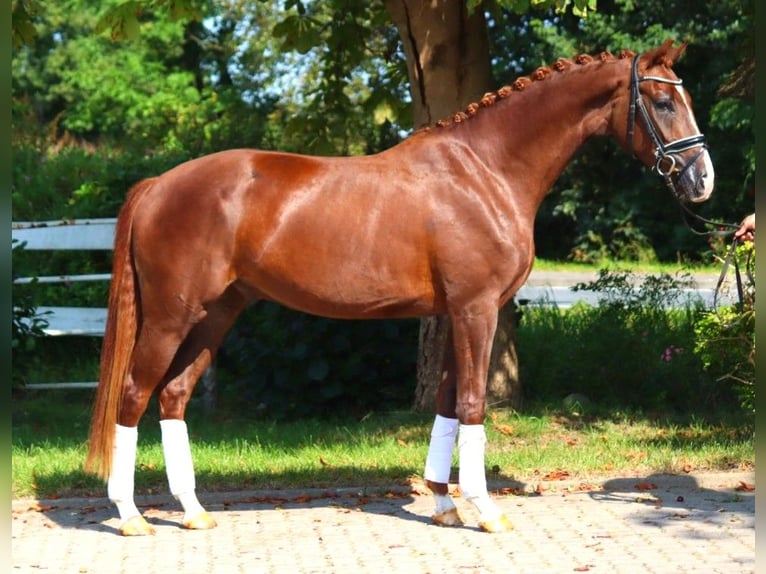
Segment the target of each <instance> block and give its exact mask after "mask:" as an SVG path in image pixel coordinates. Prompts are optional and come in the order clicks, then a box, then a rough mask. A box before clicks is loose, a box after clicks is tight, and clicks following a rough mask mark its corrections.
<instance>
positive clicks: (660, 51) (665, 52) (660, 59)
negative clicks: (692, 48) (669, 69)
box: [649, 38, 688, 66]
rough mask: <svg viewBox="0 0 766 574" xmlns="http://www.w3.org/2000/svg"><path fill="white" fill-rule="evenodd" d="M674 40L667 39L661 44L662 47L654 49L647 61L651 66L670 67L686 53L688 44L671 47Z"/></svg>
mask: <svg viewBox="0 0 766 574" xmlns="http://www.w3.org/2000/svg"><path fill="white" fill-rule="evenodd" d="M674 43H675V40H673V39H672V38H671V39H668V40H665V41H664V42H663V43H662V46H660V47H659V48H657V49H655V50H654V51H653V52H651V53H650V57H649V61H650V62H651V64H653V65H658V66H662V65H667V66H672V65H673V64H675V63H676V61H677V60H678V59H679V58H680V57H681V55H682V54H683V53H684V52H685V51H686V46H687V44H688V42H683V43H682V44H681V45H679V46H676V47H673V44H674Z"/></svg>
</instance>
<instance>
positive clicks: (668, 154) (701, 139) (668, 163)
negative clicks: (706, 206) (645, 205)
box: [628, 55, 739, 235]
mask: <svg viewBox="0 0 766 574" xmlns="http://www.w3.org/2000/svg"><path fill="white" fill-rule="evenodd" d="M639 58H640V55H636V56H635V57H634V58H633V64H632V67H631V78H630V112H629V114H628V142H630V148H631V152H632V153H633V154H634V155H635V150H634V149H633V136H634V133H635V127H636V109H638V111H639V112H640V114H641V119H642V120H643V121H644V126H645V127H646V131H647V132H649V136H650V137H651V138H652V141H653V142H654V157H655V159H656V163H655V164H654V169H655V171H656V172H657V173H658V174H659V175H660V176H662V178H663V180H664V181H665V184H666V185H667V187H668V189H670V191H671V193H672V194H673V197H675V198H676V199H677V200H678V204H679V205H680V206H681V209H682V210H683V213H682V215H683V217H684V222H685V223H686V226H687V227H688V228H689V229H690V230H691V231H692V232H693V233H696V234H698V235H729V234H731V233H733V232H734V230H735V229H737V228H738V227H739V226H738V225H737V224H733V223H723V222H720V221H712V220H710V219H705V218H704V217H702V216H701V215H698V214H696V213H694V212H693V211H692V210H691V209H689V207H688V206H687V205H686V203H685V201H684V200H683V196H682V194H681V193H679V191H678V190H677V189H676V186H675V180H678V179H679V178H680V177H681V176H682V175H683V174H684V172H686V170H687V169H689V167H691V166H692V165H693V164H694V162H696V161H697V158H699V156H700V155H702V154H703V153H705V150H707V144H706V143H705V136H704V135H702V134H697V135H693V136H687V137H685V138H680V139H677V140H674V141H672V142H670V143H667V144H666V143H664V142H663V141H662V138H661V137H660V133H659V131H658V130H657V127H656V126H655V125H654V122H653V121H652V118H651V116H649V112H648V111H647V110H646V106H645V105H644V101H643V99H642V98H641V93H640V91H639V89H638V87H639V84H640V83H641V82H661V83H663V84H672V85H674V86H680V85H681V84H683V81H682V80H680V79H677V80H673V79H671V78H663V77H662V76H639V75H638V60H639ZM696 147H698V148H700V149H699V151H697V153H696V154H694V155H693V156H692V157H691V158H690V159H689V160H688V161H687V162H686V163H685V164H683V167H680V168H679V166H678V160H677V159H676V155H677V154H680V153H682V152H685V151H687V150H690V149H694V148H696ZM687 216H691V217H693V218H694V219H696V220H697V221H699V222H701V223H703V224H706V225H712V226H715V227H717V228H718V229H717V230H716V231H703V232H700V231H697V230H695V229H694V228H693V227H692V226H691V225H690V224H689V222H688V220H687V219H686V217H687ZM722 228H728V230H724V229H722Z"/></svg>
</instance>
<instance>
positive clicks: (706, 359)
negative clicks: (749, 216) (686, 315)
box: [694, 243, 755, 413]
mask: <svg viewBox="0 0 766 574" xmlns="http://www.w3.org/2000/svg"><path fill="white" fill-rule="evenodd" d="M735 256H736V257H738V258H739V259H740V260H742V261H743V262H744V265H743V267H744V268H745V271H746V273H745V279H744V286H743V299H742V301H741V303H737V304H735V305H730V306H724V307H720V308H716V309H712V310H710V311H708V312H707V313H705V314H704V315H703V316H702V317H701V318H700V319H699V320H698V321H697V323H696V325H695V334H696V344H695V347H694V352H695V353H696V354H697V355H698V356H699V358H700V359H701V361H702V365H703V367H704V369H705V370H706V371H707V372H708V373H709V374H710V376H712V377H713V378H715V380H716V381H719V382H722V383H730V384H731V385H732V386H733V388H734V392H735V393H736V394H737V395H738V396H739V399H740V402H741V404H742V407H743V408H744V409H745V410H746V411H748V412H751V413H755V279H754V278H755V247H754V245H753V244H752V243H746V244H743V245H740V246H738V247H737V251H736V254H735Z"/></svg>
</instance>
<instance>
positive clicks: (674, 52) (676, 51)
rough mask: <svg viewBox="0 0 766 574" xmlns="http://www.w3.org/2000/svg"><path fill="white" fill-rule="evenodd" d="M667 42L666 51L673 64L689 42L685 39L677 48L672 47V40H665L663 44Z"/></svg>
mask: <svg viewBox="0 0 766 574" xmlns="http://www.w3.org/2000/svg"><path fill="white" fill-rule="evenodd" d="M668 43H669V49H668V52H667V56H668V57H669V58H670V60H671V61H672V62H673V63H674V64H675V63H676V62H677V61H678V59H679V58H680V57H681V56H682V55H683V53H684V52H685V51H686V46H687V45H688V44H689V42H688V41H685V42H683V43H682V44H681V45H680V46H678V47H677V48H672V45H673V40H668V41H667V42H665V44H668Z"/></svg>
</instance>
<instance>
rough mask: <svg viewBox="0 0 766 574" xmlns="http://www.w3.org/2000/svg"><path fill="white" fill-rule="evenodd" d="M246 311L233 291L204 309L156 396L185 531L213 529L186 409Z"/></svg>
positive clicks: (170, 476) (167, 463) (167, 464)
mask: <svg viewBox="0 0 766 574" xmlns="http://www.w3.org/2000/svg"><path fill="white" fill-rule="evenodd" d="M245 305H246V301H245V300H244V299H243V298H242V297H241V296H239V294H238V293H237V292H236V291H230V292H228V294H227V295H225V296H223V297H222V298H221V299H219V300H218V301H217V302H216V303H215V304H213V305H211V306H209V307H208V309H207V314H206V316H205V318H204V319H203V320H202V321H201V322H200V323H198V324H197V325H196V326H195V327H194V328H193V329H192V330H191V332H190V333H189V335H188V336H187V338H186V340H185V341H184V343H183V345H182V346H181V348H180V349H179V350H178V354H177V355H176V358H175V360H174V361H173V364H172V365H171V367H170V371H169V373H168V376H167V378H166V380H167V383H166V384H164V385H163V386H162V387H161V390H160V393H159V400H160V428H161V429H162V448H163V454H164V458H165V469H166V472H167V477H168V485H169V487H170V492H171V494H172V495H173V496H174V497H175V498H176V499H177V500H178V501H179V502H180V503H181V505H182V506H183V509H184V518H183V525H184V527H185V528H189V529H195V530H204V529H208V528H213V527H215V526H216V522H215V520H214V519H213V518H212V516H210V514H208V513H207V512H206V511H205V509H204V508H203V507H202V505H201V504H200V502H199V500H198V499H197V495H196V483H195V477H194V463H193V460H192V454H191V446H190V444H189V434H188V430H187V425H186V422H185V421H184V414H185V411H186V406H187V404H188V402H189V399H190V398H191V395H192V391H193V390H194V386H195V385H196V383H197V381H198V380H199V377H200V376H201V375H202V373H203V372H204V371H205V369H207V368H208V367H209V366H210V364H211V363H212V360H213V357H214V356H215V353H216V351H217V350H218V347H219V346H220V344H221V341H222V339H223V337H224V335H225V334H226V332H227V331H228V330H229V328H230V327H231V325H232V323H233V322H234V320H235V319H236V317H237V316H238V315H239V313H240V312H241V311H242V309H243V308H244V306H245Z"/></svg>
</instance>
